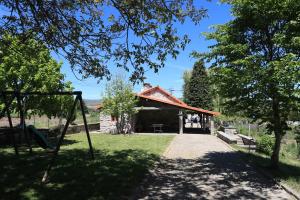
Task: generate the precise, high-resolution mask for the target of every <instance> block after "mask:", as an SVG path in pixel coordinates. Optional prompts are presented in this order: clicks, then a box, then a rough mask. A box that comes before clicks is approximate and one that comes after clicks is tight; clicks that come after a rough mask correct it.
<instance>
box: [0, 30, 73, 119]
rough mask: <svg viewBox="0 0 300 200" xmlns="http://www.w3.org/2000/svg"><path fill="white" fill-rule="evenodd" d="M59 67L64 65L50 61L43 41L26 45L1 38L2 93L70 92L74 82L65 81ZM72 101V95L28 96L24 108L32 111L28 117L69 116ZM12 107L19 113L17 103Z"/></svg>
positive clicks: (14, 39) (48, 52)
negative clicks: (3, 91) (8, 91)
mask: <svg viewBox="0 0 300 200" xmlns="http://www.w3.org/2000/svg"><path fill="white" fill-rule="evenodd" d="M60 68H61V63H57V62H56V61H55V60H54V59H53V58H51V56H50V51H49V50H48V49H47V48H46V46H45V45H43V44H42V43H41V42H38V41H36V40H34V39H28V40H26V41H25V42H23V41H21V40H20V39H19V38H18V37H15V36H11V35H9V34H4V35H2V36H1V37H0V85H1V91H2V90H14V91H20V92H32V91H39V92H51V91H62V90H65V91H71V90H72V86H71V83H70V82H64V75H63V74H61V72H60ZM8 98H9V97H8ZM1 100H3V99H0V101H1ZM72 102H73V97H70V96H48V97H45V96H43V97H41V96H27V97H26V100H25V102H24V105H25V109H26V111H30V112H27V114H28V115H29V116H30V115H31V114H38V115H42V114H46V115H47V116H48V117H51V116H64V117H66V116H67V114H68V112H69V109H70V106H72ZM0 103H1V102H0ZM12 108H13V110H14V111H15V112H18V107H17V105H16V103H14V104H12Z"/></svg>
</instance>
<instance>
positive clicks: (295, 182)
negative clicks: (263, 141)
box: [232, 145, 300, 194]
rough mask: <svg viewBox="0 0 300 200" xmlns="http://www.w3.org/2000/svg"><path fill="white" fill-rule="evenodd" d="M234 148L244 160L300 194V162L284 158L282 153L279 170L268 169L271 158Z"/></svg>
mask: <svg viewBox="0 0 300 200" xmlns="http://www.w3.org/2000/svg"><path fill="white" fill-rule="evenodd" d="M232 147H233V148H235V149H237V150H238V151H239V152H241V153H242V157H243V159H245V160H246V161H248V162H250V163H251V164H253V165H254V166H256V167H259V168H261V169H263V170H265V171H267V172H269V173H271V174H272V175H273V176H274V177H275V179H277V180H278V181H281V182H283V183H285V184H286V185H288V186H290V187H291V188H292V189H294V190H295V191H296V192H297V193H299V194H300V161H299V160H298V159H293V158H290V157H288V156H283V154H282V153H281V156H280V165H279V169H278V170H271V169H270V168H269V167H268V166H270V156H266V155H264V154H262V153H257V152H255V153H249V152H248V150H246V149H243V148H241V147H239V146H237V145H232ZM281 151H282V150H281Z"/></svg>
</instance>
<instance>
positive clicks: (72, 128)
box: [67, 123, 100, 134]
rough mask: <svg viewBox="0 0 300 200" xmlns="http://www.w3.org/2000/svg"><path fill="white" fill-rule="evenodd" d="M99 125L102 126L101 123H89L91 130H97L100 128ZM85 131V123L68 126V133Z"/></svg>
mask: <svg viewBox="0 0 300 200" xmlns="http://www.w3.org/2000/svg"><path fill="white" fill-rule="evenodd" d="M99 127H100V123H94V124H88V129H89V131H97V130H99ZM84 131H85V128H84V124H78V125H70V126H69V127H68V130H67V134H72V133H80V132H84Z"/></svg>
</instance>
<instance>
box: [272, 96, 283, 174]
mask: <svg viewBox="0 0 300 200" xmlns="http://www.w3.org/2000/svg"><path fill="white" fill-rule="evenodd" d="M272 109H273V125H274V127H273V129H274V133H275V144H274V148H273V153H272V156H271V168H273V169H278V167H279V165H278V164H279V152H280V143H281V138H282V127H281V121H280V113H279V102H278V99H277V98H276V97H275V98H274V99H273V105H272Z"/></svg>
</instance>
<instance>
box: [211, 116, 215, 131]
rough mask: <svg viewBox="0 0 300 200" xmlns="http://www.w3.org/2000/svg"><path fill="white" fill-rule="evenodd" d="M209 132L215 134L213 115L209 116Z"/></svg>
mask: <svg viewBox="0 0 300 200" xmlns="http://www.w3.org/2000/svg"><path fill="white" fill-rule="evenodd" d="M210 134H211V135H214V134H215V122H214V117H213V116H211V117H210Z"/></svg>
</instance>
